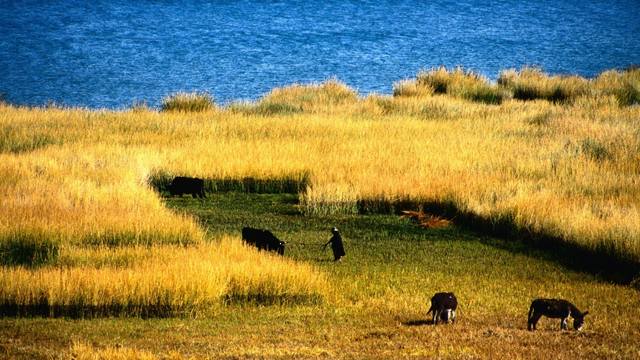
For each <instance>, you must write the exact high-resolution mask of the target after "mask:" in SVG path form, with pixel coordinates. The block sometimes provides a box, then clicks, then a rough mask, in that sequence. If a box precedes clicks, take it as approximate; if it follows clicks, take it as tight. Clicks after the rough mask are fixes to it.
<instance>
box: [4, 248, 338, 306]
mask: <svg viewBox="0 0 640 360" xmlns="http://www.w3.org/2000/svg"><path fill="white" fill-rule="evenodd" d="M0 284H1V286H0V309H1V310H2V312H3V313H6V312H9V313H11V312H12V311H15V312H17V313H18V314H23V315H30V314H36V315H72V316H73V315H76V316H77V315H78V314H81V315H87V316H92V315H114V314H115V315H118V314H124V315H145V316H149V315H151V316H167V315H176V314H206V313H211V311H212V309H215V307H216V306H219V305H221V304H223V303H224V302H229V301H232V302H233V301H243V302H246V301H249V302H257V303H283V304H287V303H292V304H296V303H305V302H312V303H313V302H319V301H322V300H323V298H324V297H325V295H326V294H327V293H328V285H327V282H326V280H325V278H324V277H323V276H322V275H320V274H319V273H318V272H317V271H315V269H313V268H312V267H311V266H309V265H305V264H296V263H294V262H293V261H291V260H287V259H284V258H281V257H279V256H275V255H272V256H265V255H264V254H260V253H259V252H258V251H257V250H255V249H253V248H250V247H247V246H246V245H244V244H243V243H242V242H241V240H240V239H234V238H228V237H227V238H222V239H221V240H219V241H216V242H215V243H212V244H202V245H198V246H193V247H175V246H166V245H165V246H153V247H133V248H130V247H119V248H108V247H100V248H94V249H86V248H75V247H69V248H66V249H63V251H62V255H61V259H60V262H59V263H57V264H56V263H53V264H51V265H49V266H44V267H40V268H36V269H28V268H23V267H13V268H12V267H4V268H1V270H0ZM42 312H44V314H42Z"/></svg>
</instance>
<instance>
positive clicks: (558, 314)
mask: <svg viewBox="0 0 640 360" xmlns="http://www.w3.org/2000/svg"><path fill="white" fill-rule="evenodd" d="M588 313H589V312H588V311H585V312H581V311H580V310H578V308H577V307H575V305H573V304H572V303H570V302H568V301H567V300H562V299H535V300H533V301H532V302H531V306H530V307H529V317H528V319H527V329H529V330H530V331H532V330H535V329H536V324H537V323H538V320H540V318H541V317H542V316H543V315H544V316H546V317H549V318H552V319H562V320H560V329H561V330H567V319H568V318H569V316H571V317H572V318H573V328H574V329H575V330H578V331H579V330H581V329H582V326H583V325H584V316H585V315H587V314H588Z"/></svg>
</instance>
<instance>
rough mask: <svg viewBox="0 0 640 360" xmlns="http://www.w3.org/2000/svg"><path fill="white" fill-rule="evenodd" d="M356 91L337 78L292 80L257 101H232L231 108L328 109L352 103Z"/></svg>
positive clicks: (275, 112)
mask: <svg viewBox="0 0 640 360" xmlns="http://www.w3.org/2000/svg"><path fill="white" fill-rule="evenodd" d="M357 101H358V93H357V92H356V91H355V90H353V89H352V88H350V87H349V86H347V85H346V84H344V83H343V82H341V81H339V80H337V79H329V80H327V81H325V82H322V83H319V84H294V85H291V86H286V87H283V88H276V89H273V90H272V91H271V92H269V93H268V94H267V95H265V96H264V97H263V98H261V99H260V100H259V101H258V102H257V103H256V104H235V105H233V106H232V107H231V109H232V110H234V111H237V112H242V113H248V114H257V115H264V116H269V115H278V114H285V115H286V114H295V113H300V112H310V113H318V112H330V111H331V110H332V109H335V108H336V107H339V106H344V105H348V104H355V103H356V102H357Z"/></svg>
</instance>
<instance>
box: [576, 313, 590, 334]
mask: <svg viewBox="0 0 640 360" xmlns="http://www.w3.org/2000/svg"><path fill="white" fill-rule="evenodd" d="M588 313H589V312H588V311H585V312H583V313H582V314H573V328H574V329H575V330H578V331H580V330H582V326H584V317H585V316H586V315H587V314H588Z"/></svg>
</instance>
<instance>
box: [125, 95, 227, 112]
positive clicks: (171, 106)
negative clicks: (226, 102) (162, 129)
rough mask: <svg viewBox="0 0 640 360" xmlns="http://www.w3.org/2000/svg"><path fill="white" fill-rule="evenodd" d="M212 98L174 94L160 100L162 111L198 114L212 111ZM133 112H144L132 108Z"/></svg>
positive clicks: (142, 108) (138, 108) (213, 105)
mask: <svg viewBox="0 0 640 360" xmlns="http://www.w3.org/2000/svg"><path fill="white" fill-rule="evenodd" d="M214 108H215V104H214V102H213V97H212V96H211V95H209V94H207V93H197V92H195V93H176V94H173V95H170V96H167V97H165V98H164V99H162V105H161V109H162V111H181V112H198V111H207V110H213V109H214ZM133 110H134V111H144V110H145V107H140V106H134V108H133Z"/></svg>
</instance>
